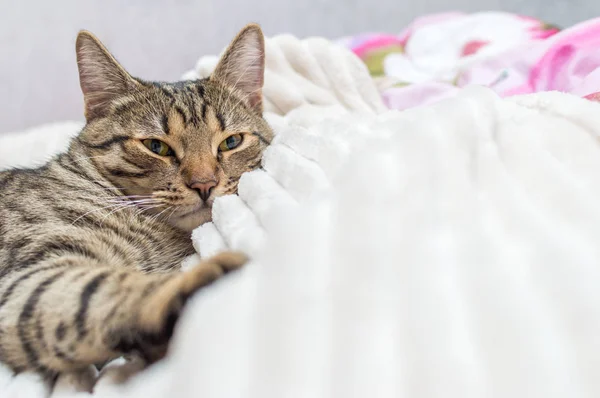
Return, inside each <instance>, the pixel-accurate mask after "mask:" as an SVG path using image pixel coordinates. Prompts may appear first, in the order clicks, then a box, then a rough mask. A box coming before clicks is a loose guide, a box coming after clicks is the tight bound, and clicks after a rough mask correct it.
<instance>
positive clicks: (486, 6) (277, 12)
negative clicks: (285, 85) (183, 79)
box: [0, 0, 600, 132]
mask: <svg viewBox="0 0 600 398" xmlns="http://www.w3.org/2000/svg"><path fill="white" fill-rule="evenodd" d="M371 4H374V5H371ZM453 10H459V11H483V10H504V11H512V12H518V13H521V14H526V15H531V16H535V17H539V18H541V19H543V20H545V21H548V22H552V23H556V24H559V25H561V26H569V25H572V24H573V23H576V22H579V21H582V20H585V19H588V18H592V17H595V16H600V1H599V0H417V1H415V0H294V1H289V0H195V1H194V0H174V1H168V0H54V1H53V0H0V50H1V53H0V54H1V55H0V132H6V131H14V130H19V129H23V128H27V127H30V126H34V125H37V124H40V123H43V122H50V121H58V120H65V119H70V120H80V119H81V118H82V116H81V115H82V99H81V95H80V93H79V85H78V81H77V70H76V65H75V55H74V42H75V36H76V34H77V31H78V30H79V29H87V30H90V31H92V32H94V33H95V34H96V35H97V36H99V38H100V39H101V40H102V41H103V42H104V43H105V44H106V45H107V46H108V48H109V49H111V51H112V52H113V53H114V54H115V55H116V57H117V58H118V59H119V60H120V61H121V63H123V64H124V65H125V67H126V68H127V69H128V70H129V71H130V72H131V73H132V74H134V75H137V76H140V77H143V78H147V79H159V80H170V79H177V78H178V77H179V76H180V75H181V73H182V72H184V71H186V70H188V69H190V68H191V67H192V66H193V65H194V63H195V62H196V60H197V59H198V58H199V57H200V56H201V55H203V54H214V53H217V52H218V51H219V50H220V49H221V48H222V47H223V46H224V45H226V44H227V42H228V40H229V39H231V38H232V37H233V35H234V34H235V32H236V31H237V30H238V29H239V28H241V27H242V26H243V25H244V24H245V23H246V22H249V21H255V22H259V23H261V24H262V26H263V28H264V30H265V33H266V34H267V35H274V34H277V33H284V32H290V33H293V34H295V35H297V36H300V37H305V36H314V35H320V36H325V37H328V38H336V37H340V36H343V35H349V34H353V33H359V32H364V31H385V32H398V31H400V30H401V28H402V27H403V26H404V25H405V24H407V23H408V22H409V21H410V20H412V19H413V18H415V17H417V16H419V15H422V14H425V13H431V12H441V11H453Z"/></svg>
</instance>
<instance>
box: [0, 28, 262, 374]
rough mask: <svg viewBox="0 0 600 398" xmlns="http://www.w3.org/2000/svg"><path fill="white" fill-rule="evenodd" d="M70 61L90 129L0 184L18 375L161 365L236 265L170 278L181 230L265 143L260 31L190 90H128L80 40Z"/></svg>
mask: <svg viewBox="0 0 600 398" xmlns="http://www.w3.org/2000/svg"><path fill="white" fill-rule="evenodd" d="M76 52H77V64H78V67H79V78H80V84H81V88H82V91H83V95H84V101H85V117H86V120H87V124H86V126H85V127H84V128H83V130H82V131H81V133H80V134H79V135H78V136H77V137H75V138H74V139H73V140H72V142H71V143H70V146H69V149H68V151H67V152H66V153H63V154H60V155H58V156H57V157H55V158H54V159H52V160H51V161H50V162H48V163H47V164H46V165H44V166H42V167H40V168H37V169H14V170H9V171H5V172H2V173H0V184H1V187H2V189H1V191H0V230H1V232H0V361H1V362H3V363H4V364H6V365H8V366H9V367H10V368H12V369H13V370H14V371H15V372H17V373H18V372H22V371H25V370H32V371H37V372H41V373H42V374H45V375H47V376H49V377H53V376H56V375H57V374H59V373H62V372H77V371H78V370H80V369H83V368H86V367H89V366H90V365H92V364H98V363H104V362H106V361H108V360H110V359H112V358H116V357H119V356H122V355H132V356H137V357H139V358H142V359H143V360H144V361H145V363H152V362H155V361H157V360H158V359H160V358H161V357H163V356H164V355H165V352H166V349H167V345H168V342H169V339H170V337H171V335H172V332H173V328H174V325H175V322H176V320H177V318H178V316H179V314H180V312H181V310H182V306H183V304H184V302H185V301H186V299H187V298H188V297H190V295H191V294H192V293H194V292H195V291H197V290H198V289H200V288H202V287H203V286H206V285H207V284H209V283H211V282H212V281H214V280H215V279H217V278H219V277H220V276H221V275H222V274H224V273H226V272H228V271H231V270H234V269H237V268H238V267H240V266H242V265H243V264H244V263H245V262H246V257H245V256H244V255H243V254H241V253H237V252H224V253H221V254H219V255H216V256H214V257H211V258H209V259H207V260H204V261H201V262H200V263H199V264H198V265H197V266H196V267H194V268H192V269H191V270H190V271H187V272H180V264H181V262H182V260H183V259H184V258H185V257H186V256H188V255H190V254H192V253H194V249H193V248H192V245H191V240H190V231H191V230H193V229H194V228H196V227H197V226H199V225H201V224H203V223H205V222H207V221H209V220H210V219H211V205H212V203H213V201H214V199H215V198H216V197H218V196H221V195H225V194H233V193H236V192H237V184H238V180H239V179H240V176H241V175H242V173H244V172H246V171H250V170H252V169H255V168H257V167H258V166H259V165H260V162H261V157H262V153H263V150H264V149H265V148H266V146H267V145H268V144H269V142H270V140H271V139H272V137H273V132H272V130H271V128H270V127H269V125H268V124H267V123H266V121H265V120H264V119H263V118H262V91H261V90H262V86H263V78H264V38H263V34H262V31H261V30H260V27H259V26H257V25H248V26H246V27H245V28H244V29H243V30H242V31H241V32H240V33H239V34H238V35H237V37H236V38H235V39H234V40H233V41H232V43H231V44H230V45H229V47H228V48H227V50H226V51H225V53H224V55H223V56H222V58H221V60H220V62H219V63H218V65H217V67H216V69H215V71H214V73H213V74H212V75H211V76H210V77H209V78H206V79H200V80H194V81H182V82H177V83H159V82H147V81H144V80H141V79H138V78H134V77H132V76H131V75H130V74H129V73H128V72H126V71H125V69H123V67H122V66H121V65H119V63H117V61H116V60H115V58H114V57H113V56H112V55H111V54H110V53H109V52H108V51H107V49H106V48H105V47H104V46H103V45H102V43H100V41H99V40H98V39H96V38H95V37H94V36H93V35H92V34H91V33H89V32H85V31H82V32H80V33H79V35H78V37H77V42H76Z"/></svg>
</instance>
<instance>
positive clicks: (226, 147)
mask: <svg viewBox="0 0 600 398" xmlns="http://www.w3.org/2000/svg"><path fill="white" fill-rule="evenodd" d="M241 143H242V135H241V134H233V135H230V136H229V137H227V138H226V139H225V140H224V141H223V142H221V143H220V144H219V151H221V152H227V151H231V150H232V149H235V148H237V147H238V146H240V144H241Z"/></svg>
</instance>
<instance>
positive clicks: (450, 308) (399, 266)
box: [0, 58, 600, 398]
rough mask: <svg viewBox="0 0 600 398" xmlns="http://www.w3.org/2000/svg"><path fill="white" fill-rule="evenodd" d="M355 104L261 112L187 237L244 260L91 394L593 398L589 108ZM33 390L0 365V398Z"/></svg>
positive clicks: (597, 148) (538, 98)
mask: <svg viewBox="0 0 600 398" xmlns="http://www.w3.org/2000/svg"><path fill="white" fill-rule="evenodd" d="M288 59H289V58H288ZM348 62H351V61H348ZM356 73H357V74H358V75H359V77H360V76H362V77H364V76H363V75H361V73H362V72H356ZM301 75H303V76H306V74H302V73H301ZM330 79H335V75H331V76H330ZM309 80H310V79H309ZM267 81H268V79H267ZM363 81H366V80H363ZM348 84H351V82H348ZM319 87H321V88H323V87H325V86H324V85H319ZM331 91H332V92H336V94H335V96H332V98H336V96H338V95H341V96H342V98H343V93H344V90H343V89H342V90H339V91H335V90H333V89H332V90H331ZM367 91H372V89H369V90H367ZM358 97H360V98H363V102H364V103H366V104H369V105H368V106H362V105H361V106H360V108H361V109H357V106H355V105H353V104H348V103H345V102H344V101H342V100H338V101H337V103H333V102H335V101H332V103H328V104H326V105H328V106H314V105H306V104H307V103H314V101H312V100H306V96H304V97H302V98H304V99H305V100H302V101H300V103H299V104H298V105H302V104H304V105H303V106H300V107H295V108H296V109H294V110H291V111H290V112H281V113H282V114H283V113H286V115H285V116H278V115H276V114H270V115H269V116H268V117H269V120H270V122H271V123H272V124H273V126H274V128H275V130H276V131H277V136H276V139H275V141H274V143H273V145H272V146H271V147H270V148H269V149H268V151H267V153H266V154H265V157H264V162H263V169H262V170H257V171H254V172H251V173H248V174H246V175H245V176H244V177H243V178H242V180H241V182H240V189H239V196H231V197H224V198H222V199H220V200H218V201H216V202H215V208H214V223H210V224H207V225H205V226H202V227H200V228H199V229H198V230H196V231H195V232H194V234H193V240H194V244H195V246H196V248H197V249H199V251H200V252H202V254H203V255H208V254H211V253H212V252H215V251H217V250H220V249H222V248H225V247H232V248H238V249H243V250H246V251H248V252H249V253H250V254H252V257H253V261H252V263H251V264H250V265H249V266H248V267H246V268H245V269H243V270H242V271H240V272H239V273H236V274H233V275H231V276H228V277H227V278H225V279H223V280H222V281H221V282H219V283H217V284H215V285H214V286H212V287H210V288H208V289H206V290H205V291H203V292H202V293H200V294H198V295H197V296H196V297H195V298H194V299H193V300H192V302H191V303H190V305H189V306H188V309H187V311H186V313H185V316H184V318H183V319H182V322H181V323H180V325H179V327H178V328H177V330H176V335H175V339H174V342H173V346H172V351H171V353H170V355H169V357H168V358H167V359H165V360H164V361H162V362H161V363H159V364H157V365H156V366H154V367H152V368H151V369H149V370H147V371H145V372H144V373H142V374H141V375H139V376H137V377H136V378H134V379H133V380H132V381H131V382H129V383H128V384H126V385H124V386H116V385H114V384H112V383H111V380H110V378H104V379H101V380H100V382H99V384H98V386H97V389H96V391H95V393H94V396H97V397H117V396H126V397H140V398H142V397H144V398H154V397H156V398H158V397H165V396H173V397H178V398H191V397H197V396H202V397H204V398H210V397H260V398H264V397H274V398H279V397H311V398H312V397H314V398H317V397H343V398H349V397H398V396H407V397H444V398H447V397H461V398H462V397H492V396H497V397H504V396H506V397H544V398H548V397H564V396H569V397H584V396H598V395H599V394H600V378H599V377H598V370H599V369H600V337H599V336H600V312H599V311H598V308H600V289H598V286H600V268H599V267H598V264H599V260H600V245H599V244H598V243H599V240H600V211H599V210H596V209H597V208H598V206H597V205H596V198H598V197H599V196H600V173H598V170H600V145H599V142H598V139H599V136H600V105H599V104H596V103H592V102H588V101H586V100H583V99H580V98H576V97H573V96H570V95H567V94H560V93H543V94H535V95H530V96H525V97H515V98H513V99H510V100H502V99H500V98H498V97H497V96H496V95H495V94H493V93H492V92H491V91H489V90H487V89H484V88H477V87H473V88H470V89H467V90H465V91H463V92H462V93H461V94H460V95H459V96H458V97H456V98H453V99H449V100H446V101H444V102H441V103H438V104H435V105H431V106H427V107H422V108H418V109H413V110H410V111H405V112H402V113H399V112H394V111H389V112H382V111H381V108H380V107H379V104H378V103H377V100H374V101H370V100H364V98H365V97H362V96H357V97H356V98H358ZM273 98H277V97H276V96H275V97H273ZM359 103H362V102H359ZM63 132H64V130H63ZM63 132H60V133H57V134H59V135H60V134H64V135H68V133H63ZM72 132H73V131H72ZM72 132H71V133H72ZM33 136H35V137H36V138H35V139H36V140H46V139H48V138H49V136H46V137H43V136H42V133H41V132H38V133H36V134H34V133H32V137H33ZM13 138H14V137H13ZM14 139H16V140H18V138H14ZM4 142H6V141H4V140H3V139H1V138H0V143H2V145H0V148H3V149H2V154H0V159H2V161H3V162H5V163H6V162H9V163H12V161H15V160H16V159H18V158H21V159H22V158H23V154H22V153H10V152H9V151H7V150H6V149H5V148H6V145H5V144H4ZM29 142H30V143H31V141H29ZM7 159H8V160H7ZM48 393H49V391H48V390H47V389H46V388H45V387H44V386H43V385H42V384H41V383H36V382H35V376H33V375H26V374H25V375H19V376H17V377H16V378H15V377H11V376H10V375H9V374H8V373H7V372H6V371H1V370H0V396H1V397H38V396H44V395H45V394H46V395H47V394H48ZM52 396H53V397H63V398H64V397H78V396H81V397H84V396H88V395H86V394H77V395H76V394H75V393H72V386H70V385H69V383H66V382H63V381H61V382H60V383H59V385H58V387H57V388H56V389H55V391H54V392H53V393H52Z"/></svg>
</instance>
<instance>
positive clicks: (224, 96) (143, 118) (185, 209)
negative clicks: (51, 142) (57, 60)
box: [73, 25, 273, 230]
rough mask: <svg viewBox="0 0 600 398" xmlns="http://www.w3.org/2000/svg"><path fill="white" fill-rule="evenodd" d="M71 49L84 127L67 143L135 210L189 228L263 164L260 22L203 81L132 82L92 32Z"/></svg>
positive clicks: (268, 134) (266, 132) (265, 134)
mask: <svg viewBox="0 0 600 398" xmlns="http://www.w3.org/2000/svg"><path fill="white" fill-rule="evenodd" d="M76 49H77V63H78V67H79V77H80V84H81V88H82V91H83V95H84V100H85V116H86V119H87V125H86V127H85V128H84V129H83V131H82V132H81V134H80V135H79V137H78V138H77V139H76V140H75V141H74V143H73V145H74V146H76V147H78V149H79V152H81V151H83V153H84V154H85V156H86V158H88V159H89V160H90V161H91V162H92V163H93V165H94V167H95V169H96V170H97V171H98V172H100V174H102V176H104V177H105V178H106V179H108V180H109V181H110V182H111V183H112V184H113V185H114V186H116V187H118V188H119V189H121V192H122V193H123V196H124V197H127V199H128V200H131V201H132V202H133V203H136V204H137V205H138V206H139V208H140V209H144V211H145V212H147V213H150V214H155V215H158V214H160V216H159V217H161V218H162V219H164V220H166V221H167V222H169V223H170V224H172V225H174V226H176V227H178V228H181V229H184V230H191V229H193V228H195V227H197V226H198V225H200V224H202V223H204V222H207V221H209V220H210V218H211V206H212V203H213V201H214V199H215V198H216V197H218V196H221V195H225V194H231V193H235V192H237V185H238V181H239V178H240V176H241V175H242V173H244V172H246V171H250V170H253V169H255V168H257V167H259V165H260V162H261V157H262V152H263V150H264V149H265V148H266V146H267V145H268V144H269V143H270V141H271V139H272V138H273V131H272V130H271V128H270V127H269V125H268V124H267V123H266V122H265V120H264V119H263V118H262V86H263V80H264V38H263V34H262V31H261V29H260V27H259V26H258V25H248V26H246V27H245V28H244V29H242V31H241V32H240V33H239V34H238V35H237V36H236V38H235V39H234V40H233V41H232V43H231V44H230V45H229V47H228V49H227V50H226V51H225V53H224V55H223V56H222V57H221V60H220V61H219V63H218V65H217V67H216V69H215V71H214V72H213V74H212V75H211V76H210V77H209V78H207V79H201V80H194V81H183V82H177V83H156V82H146V81H143V80H140V79H137V78H134V77H132V76H131V75H130V74H129V73H127V71H125V69H124V68H123V67H122V66H121V65H119V63H118V62H117V61H116V60H115V58H114V57H113V56H112V55H111V54H110V53H109V52H108V51H107V49H106V48H105V47H104V46H103V45H102V43H100V41H99V40H98V39H97V38H95V37H94V36H93V35H92V34H90V33H88V32H81V33H80V34H79V36H78V37H77V44H76Z"/></svg>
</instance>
